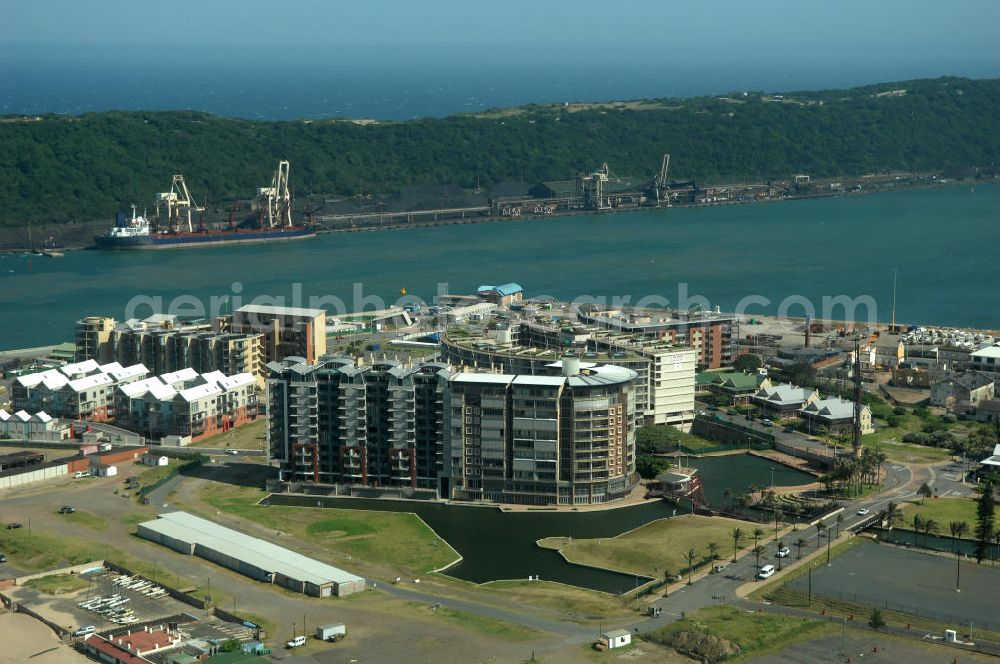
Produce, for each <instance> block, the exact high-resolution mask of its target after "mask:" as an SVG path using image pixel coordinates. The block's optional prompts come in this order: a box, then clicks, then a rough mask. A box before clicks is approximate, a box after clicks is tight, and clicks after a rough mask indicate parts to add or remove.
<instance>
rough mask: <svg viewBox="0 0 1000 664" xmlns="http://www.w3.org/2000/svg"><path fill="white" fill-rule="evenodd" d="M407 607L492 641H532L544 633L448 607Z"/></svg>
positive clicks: (423, 605) (419, 604)
mask: <svg viewBox="0 0 1000 664" xmlns="http://www.w3.org/2000/svg"><path fill="white" fill-rule="evenodd" d="M406 605H407V607H409V608H411V609H413V610H414V611H415V612H416V613H417V614H420V615H424V616H428V617H430V618H432V619H434V620H438V621H441V622H443V623H446V624H449V625H455V626H456V627H461V628H463V629H466V630H469V631H470V632H475V633H477V634H481V635H483V636H486V637H489V638H491V639H503V640H505V641H531V640H532V639H537V638H540V637H542V635H543V633H542V632H539V631H538V630H534V629H531V628H530V627H525V626H524V625H516V624H514V623H509V622H506V621H503V620H496V619H494V618H487V617H485V616H479V615H476V614H474V613H468V612H466V611H461V610H459V609H452V608H449V607H447V606H440V607H438V608H436V609H435V608H434V607H432V606H430V605H428V604H423V603H421V602H407V603H406Z"/></svg>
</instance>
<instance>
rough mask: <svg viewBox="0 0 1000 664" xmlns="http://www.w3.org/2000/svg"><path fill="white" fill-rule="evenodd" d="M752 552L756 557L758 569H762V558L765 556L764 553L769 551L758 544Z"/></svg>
mask: <svg viewBox="0 0 1000 664" xmlns="http://www.w3.org/2000/svg"><path fill="white" fill-rule="evenodd" d="M751 551H752V552H753V555H754V556H755V557H756V564H757V569H760V557H761V556H762V555H764V552H765V551H767V549H765V548H764V547H763V546H761V545H760V544H758V545H757V546H755V547H754V548H753V549H751Z"/></svg>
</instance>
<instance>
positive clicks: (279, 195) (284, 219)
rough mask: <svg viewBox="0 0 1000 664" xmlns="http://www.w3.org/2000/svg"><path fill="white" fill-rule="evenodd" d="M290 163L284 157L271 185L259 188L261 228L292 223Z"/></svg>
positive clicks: (258, 214) (279, 163)
mask: <svg viewBox="0 0 1000 664" xmlns="http://www.w3.org/2000/svg"><path fill="white" fill-rule="evenodd" d="M288 172H289V164H288V162H287V161H286V160H284V159H282V160H281V161H279V162H278V170H276V171H275V172H274V177H273V178H272V179H271V186H270V187H261V188H260V189H258V190H257V225H258V226H259V227H261V228H263V227H265V226H266V227H267V228H275V227H276V226H291V225H292V194H291V192H290V191H289V189H288Z"/></svg>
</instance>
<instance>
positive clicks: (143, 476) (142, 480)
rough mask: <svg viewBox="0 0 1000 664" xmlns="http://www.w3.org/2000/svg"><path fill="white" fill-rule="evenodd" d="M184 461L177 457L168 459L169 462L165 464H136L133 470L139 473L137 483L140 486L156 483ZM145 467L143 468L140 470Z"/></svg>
mask: <svg viewBox="0 0 1000 664" xmlns="http://www.w3.org/2000/svg"><path fill="white" fill-rule="evenodd" d="M181 463H184V462H183V461H181V460H179V459H170V463H169V464H167V465H166V466H153V467H150V466H144V465H143V464H136V466H135V469H134V470H135V471H137V472H138V473H139V475H138V477H139V484H140V485H142V486H150V485H153V484H156V483H157V482H159V481H160V480H162V479H163V478H164V477H166V476H167V475H169V474H170V473H172V472H173V471H174V469H175V468H176V467H177V465H178V464H181ZM143 468H145V470H142V469H143Z"/></svg>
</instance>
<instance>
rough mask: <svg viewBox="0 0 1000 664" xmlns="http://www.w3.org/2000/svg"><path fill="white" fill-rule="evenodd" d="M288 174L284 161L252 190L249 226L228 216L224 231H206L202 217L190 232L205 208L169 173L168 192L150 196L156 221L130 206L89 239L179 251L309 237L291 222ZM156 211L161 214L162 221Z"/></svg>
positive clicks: (109, 245)
mask: <svg viewBox="0 0 1000 664" xmlns="http://www.w3.org/2000/svg"><path fill="white" fill-rule="evenodd" d="M288 173H289V164H288V162H287V161H281V162H279V163H278V170H277V171H276V172H275V174H274V179H273V180H272V181H271V186H270V187H261V188H260V189H258V190H257V219H256V223H254V224H252V225H251V226H250V227H243V226H237V225H236V224H235V214H234V215H233V216H231V217H230V219H229V226H228V228H222V229H210V228H207V227H206V226H205V221H204V217H202V219H201V221H200V222H199V224H198V228H193V227H192V225H191V213H192V212H201V213H204V211H205V208H204V207H199V206H198V205H196V204H195V203H194V201H193V199H192V197H191V194H190V192H189V191H188V188H187V184H186V183H185V181H184V176H183V175H175V176H174V178H173V183H172V185H171V188H170V191H168V192H165V193H161V194H157V195H156V203H157V205H156V210H157V219H156V220H149V219H146V217H145V215H139V214H137V213H136V206H135V205H133V206H132V218H131V219H129V218H128V217H127V216H126V215H125V213H124V212H122V211H119V212H118V214H117V216H116V217H115V223H114V225H113V226H111V227H110V228H109V229H108V230H106V231H105V232H104V234H103V235H96V236H94V243H95V244H96V245H97V248H98V249H183V248H189V247H214V246H222V245H227V244H246V243H257V242H280V241H283V240H301V239H305V238H309V237H313V236H315V235H316V231H315V229H314V228H313V227H312V226H310V225H307V224H293V223H292V199H291V195H290V193H289V188H288ZM161 208H165V213H166V214H165V219H164V220H163V221H160V211H161ZM185 221H186V223H185Z"/></svg>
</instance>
